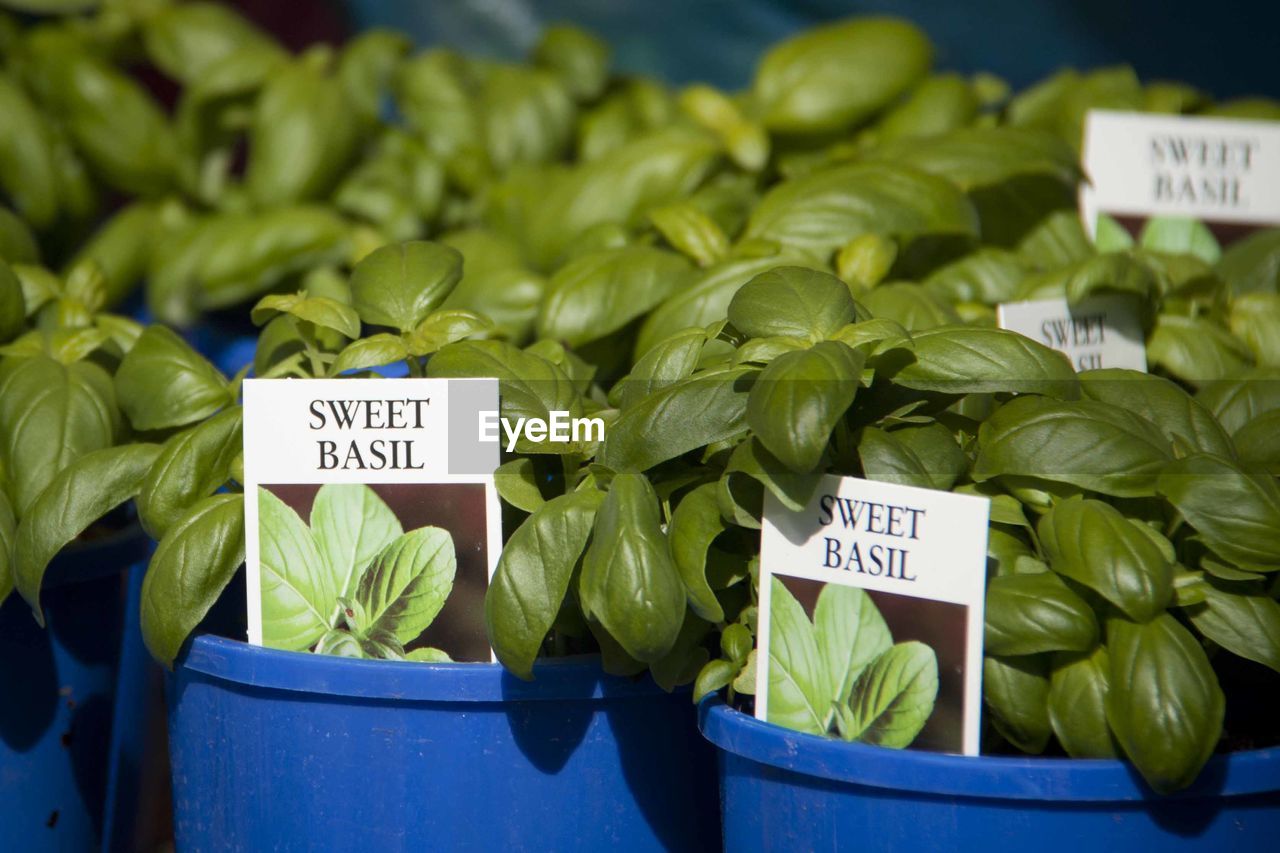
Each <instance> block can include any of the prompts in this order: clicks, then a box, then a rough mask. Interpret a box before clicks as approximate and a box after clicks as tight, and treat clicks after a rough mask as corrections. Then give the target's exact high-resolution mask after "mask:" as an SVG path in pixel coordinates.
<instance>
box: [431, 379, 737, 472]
mask: <svg viewBox="0 0 1280 853" xmlns="http://www.w3.org/2000/svg"><path fill="white" fill-rule="evenodd" d="M433 364H434V362H433ZM757 373H758V371H757V370H756V369H755V368H750V367H735V368H731V369H727V370H717V371H706V372H703V373H695V374H694V375H693V376H691V377H689V378H688V379H685V380H683V381H682V382H679V383H677V384H675V385H671V386H668V387H666V388H663V389H662V390H660V391H658V392H656V393H654V394H650V395H649V396H648V397H645V398H644V399H643V400H641V401H640V402H639V403H636V404H635V405H633V406H632V407H631V408H629V409H627V410H626V411H625V412H623V413H622V414H621V415H619V416H618V419H617V420H616V421H614V422H613V424H612V425H611V426H610V428H609V431H608V432H607V433H606V435H605V439H604V445H603V446H602V447H601V449H600V455H599V457H598V461H599V462H600V463H601V464H603V465H606V466H608V467H609V468H612V469H613V470H615V471H644V470H647V469H649V468H652V467H653V466H654V465H657V464H658V463H660V462H665V461H667V460H668V459H675V458H676V457H677V456H681V455H683V454H685V453H688V452H689V451H690V450H696V449H697V448H699V447H705V446H707V445H708V444H713V443H715V442H717V441H723V440H725V439H727V438H730V437H731V436H734V435H737V434H738V433H740V432H742V431H743V430H745V429H746V426H747V398H748V395H749V393H750V390H751V385H752V380H753V379H754V377H755V375H756V374H757Z"/></svg>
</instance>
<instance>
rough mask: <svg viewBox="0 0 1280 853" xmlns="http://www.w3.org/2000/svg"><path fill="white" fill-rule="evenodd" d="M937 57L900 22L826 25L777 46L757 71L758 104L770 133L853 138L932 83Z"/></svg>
mask: <svg viewBox="0 0 1280 853" xmlns="http://www.w3.org/2000/svg"><path fill="white" fill-rule="evenodd" d="M932 53H933V51H932V48H931V47H930V45H929V40H928V38H927V37H926V36H925V34H924V33H922V32H921V31H920V30H919V29H917V28H916V27H915V26H913V25H912V24H910V23H908V22H906V21H903V20H899V19H896V18H874V17H867V18H859V19H856V20H850V21H841V22H837V23H831V24H826V25H824V26H821V27H815V28H813V29H811V30H808V31H806V32H804V33H801V34H799V35H796V36H792V37H791V38H789V39H786V40H785V41H783V42H780V43H779V44H777V45H774V46H773V47H772V48H771V49H770V50H769V51H768V52H767V53H766V54H765V55H764V57H763V59H761V61H760V65H759V67H758V69H757V70H756V76H755V81H754V83H753V84H752V96H753V98H754V100H755V101H756V103H757V104H759V108H760V110H761V112H762V115H763V119H764V123H765V126H766V127H768V128H769V129H770V130H773V131H779V132H782V133H816V132H823V131H838V130H845V129H847V128H849V127H851V126H853V125H855V124H858V123H859V122H861V121H863V120H864V119H866V118H868V117H870V116H871V115H873V114H874V113H876V112H878V111H879V110H881V109H883V108H884V107H886V106H888V105H889V104H891V103H893V101H895V100H897V98H898V96H899V95H901V94H903V93H904V92H906V91H907V89H909V88H910V87H911V85H912V84H913V83H915V82H916V81H918V80H920V79H921V78H922V77H924V75H925V73H926V72H927V71H928V70H929V63H930V60H931V58H932Z"/></svg>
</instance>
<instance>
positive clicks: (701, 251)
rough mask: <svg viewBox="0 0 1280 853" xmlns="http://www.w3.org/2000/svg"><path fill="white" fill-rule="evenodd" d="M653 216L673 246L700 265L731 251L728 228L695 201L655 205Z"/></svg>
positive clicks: (651, 213) (654, 223)
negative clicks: (722, 228)
mask: <svg viewBox="0 0 1280 853" xmlns="http://www.w3.org/2000/svg"><path fill="white" fill-rule="evenodd" d="M649 220H650V221H651V222H653V227H654V228H656V229H658V233H659V234H661V235H662V238H663V239H664V240H666V241H667V244H668V245H670V246H671V248H673V249H675V250H676V251H678V252H680V253H681V254H683V255H685V256H686V257H688V258H689V259H690V260H692V261H693V262H694V263H696V264H697V265H698V266H700V267H706V266H710V265H711V264H714V263H715V262H716V261H719V260H723V259H724V256H725V255H727V254H728V253H729V238H728V237H726V236H725V233H724V231H723V230H721V228H720V226H719V225H717V224H716V221H715V220H714V219H712V218H711V217H710V216H708V215H707V214H705V213H703V212H702V211H701V210H700V209H699V208H698V206H697V205H695V204H694V203H693V202H691V201H686V202H680V203H678V204H669V205H666V206H665V207H659V208H655V209H654V210H651V211H649Z"/></svg>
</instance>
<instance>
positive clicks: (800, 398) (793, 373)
mask: <svg viewBox="0 0 1280 853" xmlns="http://www.w3.org/2000/svg"><path fill="white" fill-rule="evenodd" d="M864 360H865V355H864V354H863V353H862V352H861V351H860V350H854V349H850V348H849V347H847V346H845V345H844V344H842V343H840V342H839V341H823V342H821V343H818V344H815V345H814V346H813V347H812V348H810V349H808V350H803V351H800V352H790V353H784V354H783V355H780V356H778V357H777V358H776V359H774V360H773V361H772V362H771V363H770V364H769V366H768V367H766V368H765V369H764V370H763V371H762V372H761V374H760V377H759V378H758V379H757V380H756V383H755V385H754V386H753V387H752V389H751V393H750V396H749V398H748V400H747V424H748V425H749V426H750V427H751V429H752V430H754V431H755V434H756V437H757V438H759V440H760V442H761V443H762V444H763V445H764V446H765V447H766V448H767V449H768V450H769V452H770V453H772V454H773V455H774V456H775V457H777V458H778V459H779V460H780V461H781V462H782V463H783V464H784V465H785V466H786V467H787V468H789V469H790V470H792V471H794V472H796V473H799V474H804V473H807V472H809V471H812V470H814V469H815V468H816V467H817V466H818V462H819V461H820V460H821V459H822V454H823V452H824V451H825V450H826V447H827V442H828V440H829V439H830V437H831V430H832V429H833V428H834V427H835V425H836V423H837V422H838V421H839V420H840V418H841V417H843V416H844V413H845V410H847V409H848V408H849V406H850V404H852V403H853V397H854V394H856V393H857V390H858V380H859V376H860V374H861V371H862V364H863V361H864Z"/></svg>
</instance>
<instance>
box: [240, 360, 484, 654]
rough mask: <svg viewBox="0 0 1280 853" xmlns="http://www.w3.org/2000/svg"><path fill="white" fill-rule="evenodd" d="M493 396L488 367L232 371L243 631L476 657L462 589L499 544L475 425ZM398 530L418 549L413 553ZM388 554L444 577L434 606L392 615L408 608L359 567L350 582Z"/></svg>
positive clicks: (286, 644) (269, 637) (272, 642)
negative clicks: (351, 372)
mask: <svg viewBox="0 0 1280 853" xmlns="http://www.w3.org/2000/svg"><path fill="white" fill-rule="evenodd" d="M497 410H498V382H497V380H496V379H418V378H405V379H360V380H353V379H247V380H245V382H244V495H245V557H246V560H245V562H246V572H247V574H246V580H247V587H248V633H249V641H250V642H251V643H256V644H259V645H269V646H272V647H275V648H285V649H289V650H292V651H306V650H319V651H326V650H332V649H335V648H338V647H340V646H341V644H343V643H346V644H347V646H346V648H347V649H348V650H350V648H352V647H353V646H354V644H355V643H356V642H357V641H359V642H360V643H362V644H363V645H362V648H363V649H364V650H365V652H366V656H374V654H387V653H388V652H387V651H386V650H387V649H388V648H390V649H391V650H392V652H391V654H398V653H399V652H400V650H401V649H400V647H402V650H403V652H404V654H405V655H406V656H408V653H409V652H411V651H413V650H414V649H423V652H422V654H424V655H425V654H428V653H435V652H436V651H437V650H439V651H443V652H445V653H447V654H449V655H450V656H451V657H452V658H453V659H455V660H478V659H483V660H491V659H492V651H491V650H490V649H489V648H488V643H487V640H485V639H484V630H483V613H482V610H483V608H482V606H479V605H477V603H476V602H482V601H483V593H484V590H485V588H487V585H488V582H489V579H490V578H491V577H492V575H493V571H494V569H495V568H496V566H497V561H498V556H499V554H500V552H501V549H502V524H501V518H502V517H501V509H500V505H499V502H498V494H497V489H496V488H495V485H494V471H495V470H496V469H497V467H498V464H499V447H500V444H499V442H498V440H497V438H496V437H495V438H492V439H490V440H485V436H483V435H481V434H480V432H479V430H478V429H477V424H478V423H479V422H480V418H481V414H482V413H493V412H495V411H497ZM264 502H265V504H266V505H268V506H267V510H264V509H263V507H264ZM268 510H269V511H268ZM406 543H407V545H408V546H411V547H412V548H416V549H417V550H418V551H422V552H423V555H422V559H421V564H420V565H419V564H418V563H410V562H408V561H409V557H405V556H404V554H405V553H406V551H405V549H404V547H403V546H406ZM423 543H426V544H425V545H424V544H423ZM397 549H399V550H397ZM428 550H429V551H430V552H431V555H432V557H431V560H428V559H427V554H426V551H428ZM437 552H438V553H437ZM397 555H400V556H399V557H397ZM392 559H401V560H402V561H403V564H404V565H408V566H410V569H413V570H415V571H420V572H422V573H424V576H425V573H428V572H434V573H437V574H435V575H431V577H433V578H438V577H445V578H447V584H446V582H445V581H444V580H438V581H437V582H436V583H435V586H436V587H439V588H441V589H447V590H449V591H448V592H446V593H444V595H443V596H442V598H443V604H442V605H441V607H440V609H438V610H437V611H436V613H438V614H439V615H438V616H435V614H428V615H426V616H421V615H420V614H419V615H415V616H414V619H415V620H417V621H411V622H410V623H407V624H406V623H405V622H404V620H401V622H400V623H399V626H398V629H397V623H396V621H395V616H396V614H397V613H398V612H400V611H409V610H412V609H413V608H412V607H409V605H404V606H403V607H401V606H400V605H399V604H396V603H395V602H394V600H391V599H388V597H387V596H388V593H387V592H386V589H383V590H382V591H381V592H379V591H377V590H374V589H373V586H374V585H373V583H372V577H371V578H370V584H368V585H366V588H365V589H361V585H360V581H361V578H362V577H363V576H364V575H365V574H366V573H370V572H375V571H378V570H381V571H382V572H383V573H384V575H383V576H389V575H390V573H391V572H392V571H393V569H391V568H388V563H389V561H390V560H392ZM394 571H397V572H399V574H398V575H397V576H396V577H397V578H399V579H403V578H404V577H406V572H408V571H409V569H405V568H404V567H403V566H402V565H398V566H397V567H396V568H395V569H394ZM379 577H382V576H379ZM398 582H400V581H399V580H397V581H396V583H398ZM424 583H425V581H424ZM394 585H395V584H394V583H392V584H391V586H394ZM384 587H385V585H384ZM392 592H393V593H394V592H395V590H392ZM412 592H413V591H412V590H410V591H409V592H408V593H405V594H406V595H408V594H410V593H412ZM379 596H380V597H379ZM406 600H409V599H406ZM413 607H417V608H419V610H420V609H421V605H420V603H417V602H415V604H414V605H413ZM382 608H386V610H385V611H383V610H382ZM397 608H398V609H397ZM344 610H345V611H346V616H345V618H344V616H343V611H344ZM380 613H382V614H389V615H380ZM433 616H435V618H434V619H433V618H432V617H433ZM419 622H420V623H421V624H419ZM397 631H398V633H397ZM344 632H345V633H344ZM393 634H394V635H396V636H395V639H394V641H392V640H391V638H390V635H393ZM352 638H354V639H352ZM369 650H372V651H369ZM332 653H341V652H340V651H333V652H332ZM418 659H426V658H418Z"/></svg>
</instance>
